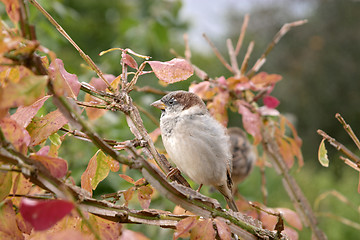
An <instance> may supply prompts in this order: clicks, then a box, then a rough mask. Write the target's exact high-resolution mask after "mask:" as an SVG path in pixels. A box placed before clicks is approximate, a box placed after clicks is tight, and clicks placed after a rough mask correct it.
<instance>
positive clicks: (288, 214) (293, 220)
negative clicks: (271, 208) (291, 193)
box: [275, 208, 303, 230]
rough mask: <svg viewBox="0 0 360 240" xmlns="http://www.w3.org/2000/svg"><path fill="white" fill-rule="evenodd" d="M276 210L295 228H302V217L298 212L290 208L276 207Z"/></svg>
mask: <svg viewBox="0 0 360 240" xmlns="http://www.w3.org/2000/svg"><path fill="white" fill-rule="evenodd" d="M275 210H276V211H278V212H280V213H281V214H282V216H283V217H284V219H285V221H286V222H287V223H288V224H290V225H291V226H293V227H294V228H297V229H298V230H302V228H303V226H302V223H301V219H300V217H299V215H298V214H297V213H296V212H294V211H293V210H291V209H288V208H275Z"/></svg>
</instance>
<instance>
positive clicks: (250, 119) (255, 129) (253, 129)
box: [237, 100, 262, 145]
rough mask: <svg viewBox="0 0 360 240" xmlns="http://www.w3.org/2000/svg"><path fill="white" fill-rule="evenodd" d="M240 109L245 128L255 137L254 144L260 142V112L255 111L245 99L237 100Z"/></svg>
mask: <svg viewBox="0 0 360 240" xmlns="http://www.w3.org/2000/svg"><path fill="white" fill-rule="evenodd" d="M237 104H238V111H239V113H240V114H241V115H242V122H243V125H244V128H245V130H246V131H247V132H248V133H250V134H251V135H252V136H253V137H254V143H253V144H254V145H256V144H258V143H260V141H261V139H262V135H261V117H260V114H259V113H256V112H255V113H253V112H252V111H250V109H249V108H248V106H247V103H246V102H244V101H241V100H239V101H237Z"/></svg>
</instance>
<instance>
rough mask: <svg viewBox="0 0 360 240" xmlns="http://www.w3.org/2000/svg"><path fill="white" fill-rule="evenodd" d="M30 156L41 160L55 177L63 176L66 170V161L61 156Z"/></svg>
mask: <svg viewBox="0 0 360 240" xmlns="http://www.w3.org/2000/svg"><path fill="white" fill-rule="evenodd" d="M30 158H31V159H34V160H36V161H39V162H41V163H42V164H43V165H44V167H46V169H48V170H49V172H50V174H51V175H52V176H54V177H56V178H63V177H65V175H66V173H67V171H68V166H67V162H66V161H65V160H64V159H62V158H54V157H49V156H43V155H31V156H30Z"/></svg>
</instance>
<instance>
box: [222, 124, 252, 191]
mask: <svg viewBox="0 0 360 240" xmlns="http://www.w3.org/2000/svg"><path fill="white" fill-rule="evenodd" d="M228 134H229V136H230V144H231V148H230V149H231V154H232V173H231V177H232V180H233V182H234V185H235V186H236V185H237V184H239V183H241V182H242V181H244V180H245V178H246V177H247V176H248V175H249V174H250V172H251V170H252V169H253V167H254V165H255V162H256V158H257V155H256V152H255V150H254V147H253V146H252V145H251V143H250V142H249V141H248V140H247V138H246V133H245V132H244V131H243V130H242V129H240V128H238V127H232V128H229V129H228ZM234 189H236V187H234Z"/></svg>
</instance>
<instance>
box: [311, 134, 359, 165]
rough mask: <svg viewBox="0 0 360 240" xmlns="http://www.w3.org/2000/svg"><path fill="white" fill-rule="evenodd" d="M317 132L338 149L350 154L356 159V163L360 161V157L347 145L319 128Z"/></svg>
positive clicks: (349, 155)
mask: <svg viewBox="0 0 360 240" xmlns="http://www.w3.org/2000/svg"><path fill="white" fill-rule="evenodd" d="M317 133H318V134H319V135H321V136H322V137H323V138H325V139H326V140H327V141H328V142H329V143H330V144H331V145H332V146H333V147H335V148H336V150H338V151H341V152H342V153H344V154H345V155H346V156H348V157H349V158H350V159H351V160H352V161H354V162H355V163H356V164H358V163H360V158H359V157H358V156H357V155H356V154H354V153H353V152H352V151H350V150H349V149H348V148H347V147H345V146H344V145H342V144H341V143H339V142H338V141H336V140H335V139H334V138H332V137H330V136H329V135H328V134H327V133H325V132H324V131H322V130H320V129H319V130H317Z"/></svg>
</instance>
